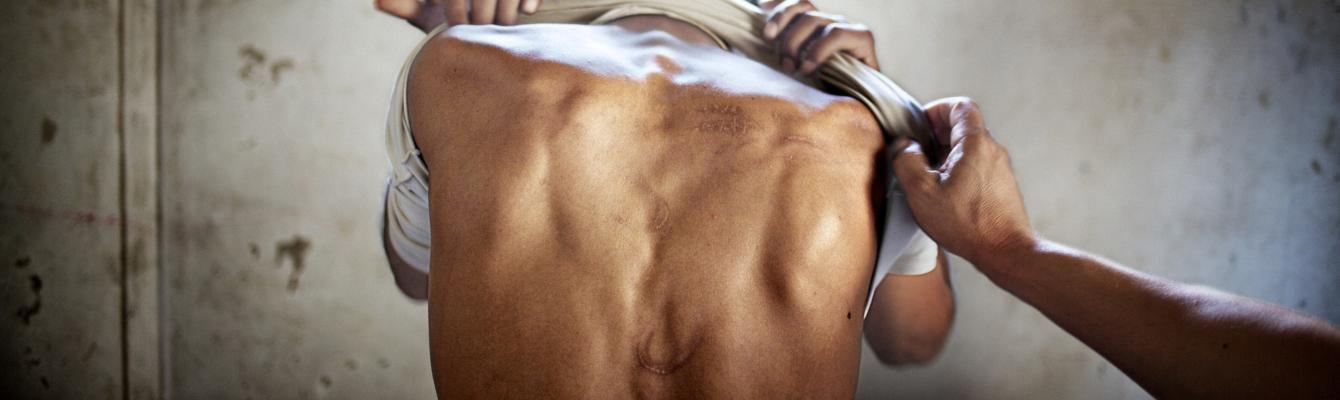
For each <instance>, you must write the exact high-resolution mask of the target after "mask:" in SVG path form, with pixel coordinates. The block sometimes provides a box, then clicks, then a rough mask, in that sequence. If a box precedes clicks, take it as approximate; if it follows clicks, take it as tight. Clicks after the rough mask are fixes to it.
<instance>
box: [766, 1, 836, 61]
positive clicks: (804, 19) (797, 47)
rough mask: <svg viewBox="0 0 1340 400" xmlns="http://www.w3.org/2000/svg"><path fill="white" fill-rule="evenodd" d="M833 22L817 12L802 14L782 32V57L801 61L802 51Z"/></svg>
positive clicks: (780, 41) (780, 40)
mask: <svg viewBox="0 0 1340 400" xmlns="http://www.w3.org/2000/svg"><path fill="white" fill-rule="evenodd" d="M832 22H833V19H831V18H828V17H827V16H825V15H823V14H819V13H817V12H807V13H804V14H800V16H798V17H796V18H795V19H794V20H792V21H791V25H787V27H786V29H784V30H782V33H781V35H780V36H779V37H780V39H778V43H780V44H781V53H782V55H785V56H787V57H791V58H792V59H794V60H796V61H797V62H799V61H801V59H800V52H801V50H802V49H804V47H805V46H806V44H807V43H809V42H810V41H811V40H813V39H814V38H816V37H818V35H819V34H820V33H822V32H823V27H824V25H827V24H829V23H832Z"/></svg>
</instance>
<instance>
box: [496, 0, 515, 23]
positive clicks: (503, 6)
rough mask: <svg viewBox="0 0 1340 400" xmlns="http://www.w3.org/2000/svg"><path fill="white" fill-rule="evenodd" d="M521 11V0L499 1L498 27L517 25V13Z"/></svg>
mask: <svg viewBox="0 0 1340 400" xmlns="http://www.w3.org/2000/svg"><path fill="white" fill-rule="evenodd" d="M520 11H521V0H498V17H497V19H495V20H494V22H496V23H497V24H498V25H516V16H517V13H518V12H520Z"/></svg>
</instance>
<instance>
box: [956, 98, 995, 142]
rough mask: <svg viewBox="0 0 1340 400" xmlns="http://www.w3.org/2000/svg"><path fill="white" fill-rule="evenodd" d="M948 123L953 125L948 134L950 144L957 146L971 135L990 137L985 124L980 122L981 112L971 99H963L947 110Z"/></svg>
mask: <svg viewBox="0 0 1340 400" xmlns="http://www.w3.org/2000/svg"><path fill="white" fill-rule="evenodd" d="M949 121H950V122H952V123H953V124H954V125H953V128H952V129H951V130H950V133H949V141H950V143H951V144H958V143H959V142H961V141H963V140H964V139H966V138H967V137H969V136H972V135H983V136H990V134H989V132H987V130H986V123H985V122H984V121H982V112H981V110H979V109H978V108H977V102H975V101H972V99H969V98H966V97H965V98H961V99H960V100H959V101H957V102H955V103H954V106H953V107H952V108H951V109H950V110H949Z"/></svg>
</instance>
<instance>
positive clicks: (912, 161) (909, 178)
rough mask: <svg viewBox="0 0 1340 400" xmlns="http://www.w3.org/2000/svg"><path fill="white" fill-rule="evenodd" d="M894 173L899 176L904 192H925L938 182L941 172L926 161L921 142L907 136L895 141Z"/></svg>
mask: <svg viewBox="0 0 1340 400" xmlns="http://www.w3.org/2000/svg"><path fill="white" fill-rule="evenodd" d="M893 148H894V153H893V157H894V158H893V174H894V175H896V176H898V182H901V183H902V187H903V191H904V192H924V191H927V190H930V189H931V188H932V187H934V185H935V184H936V183H937V181H938V179H939V174H937V173H936V172H935V171H932V170H931V168H930V164H929V163H928V162H927V161H926V153H925V152H924V151H922V149H921V144H919V143H917V142H915V141H912V140H911V139H908V138H905V137H899V138H898V139H897V140H894V142H893Z"/></svg>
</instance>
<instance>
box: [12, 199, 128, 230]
mask: <svg viewBox="0 0 1340 400" xmlns="http://www.w3.org/2000/svg"><path fill="white" fill-rule="evenodd" d="M7 210H13V211H15V212H17V213H19V214H22V215H27V216H30V217H34V218H41V219H56V220H63V221H70V223H72V224H76V225H106V226H117V225H120V224H121V217H120V216H118V215H117V214H110V213H100V212H97V211H91V210H76V209H65V208H56V207H47V206H41V205H36V204H8V203H0V211H7Z"/></svg>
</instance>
